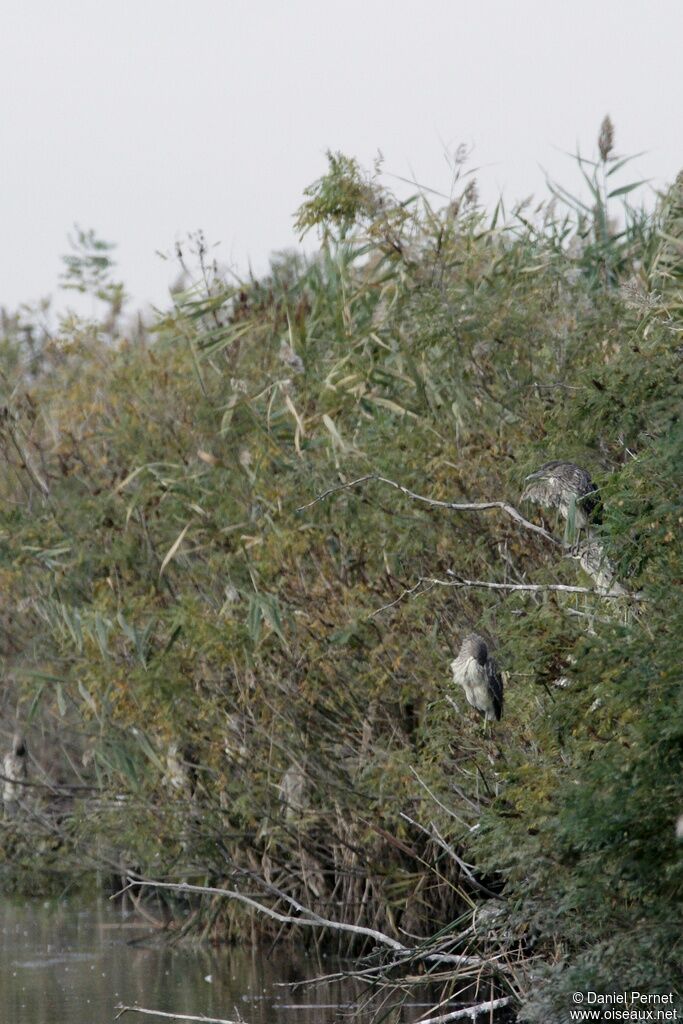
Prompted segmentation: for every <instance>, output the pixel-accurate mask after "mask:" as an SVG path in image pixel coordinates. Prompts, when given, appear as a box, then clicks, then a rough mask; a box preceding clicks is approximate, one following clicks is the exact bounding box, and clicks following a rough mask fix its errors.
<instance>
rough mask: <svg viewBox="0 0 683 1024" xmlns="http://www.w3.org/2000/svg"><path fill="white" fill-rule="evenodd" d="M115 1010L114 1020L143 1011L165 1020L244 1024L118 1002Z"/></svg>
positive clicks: (221, 1018) (208, 1023) (210, 1023)
mask: <svg viewBox="0 0 683 1024" xmlns="http://www.w3.org/2000/svg"><path fill="white" fill-rule="evenodd" d="M114 1009H115V1010H118V1011H119V1012H118V1013H117V1014H116V1016H115V1017H114V1020H118V1019H119V1018H120V1017H123V1015H124V1013H145V1014H147V1016H148V1017H165V1018H166V1020H194V1021H201V1024H244V1021H237V1020H226V1018H224V1017H204V1016H203V1015H202V1016H199V1017H195V1016H192V1015H190V1014H186V1013H164V1011H163V1010H148V1009H146V1008H145V1007H144V1006H124V1005H123V1003H118V1004H117V1005H116V1006H115V1007H114Z"/></svg>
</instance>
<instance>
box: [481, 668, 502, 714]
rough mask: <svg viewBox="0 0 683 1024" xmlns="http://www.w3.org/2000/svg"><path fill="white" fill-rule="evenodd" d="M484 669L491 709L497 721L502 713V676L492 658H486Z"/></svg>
mask: <svg viewBox="0 0 683 1024" xmlns="http://www.w3.org/2000/svg"><path fill="white" fill-rule="evenodd" d="M485 669H486V681H487V683H488V688H489V693H490V694H491V700H492V702H493V711H494V714H495V716H496V721H497V722H499V721H500V719H501V717H502V715H503V676H502V673H501V671H500V669H499V668H498V665H497V664H496V662H495V661H494V660H493V658H488V659H487V661H486V666H485Z"/></svg>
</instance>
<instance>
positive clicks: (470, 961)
mask: <svg viewBox="0 0 683 1024" xmlns="http://www.w3.org/2000/svg"><path fill="white" fill-rule="evenodd" d="M130 886H140V887H147V888H150V889H169V890H171V891H173V892H181V893H198V894H209V895H215V896H224V897H225V898H226V899H230V900H237V901H238V902H239V903H243V904H244V905H245V906H247V907H251V908H252V910H256V911H257V912H258V913H260V914H265V915H266V916H267V917H270V918H272V919H273V920H274V921H278V922H279V923H280V924H291V925H295V926H297V927H307V928H329V929H331V930H333V931H341V932H347V933H350V934H353V935H363V936H365V937H366V938H370V939H374V940H375V942H377V943H378V944H379V945H382V946H388V947H389V948H390V949H393V950H394V951H395V952H396V953H403V954H410V955H411V956H412V957H414V958H415V959H420V960H430V961H435V962H438V963H450V964H453V965H455V966H459V967H484V966H485V965H486V964H488V963H491V962H493V959H494V958H491V960H483V959H482V958H481V957H476V956H461V955H458V954H454V953H448V954H447V953H439V952H434V951H429V950H426V949H424V950H423V949H410V948H409V947H408V946H404V945H403V944H402V943H401V942H398V940H397V939H392V938H391V936H390V935H385V934H384V932H380V931H377V930H376V929H374V928H366V927H364V926H363V925H356V924H347V923H346V922H343V921H332V920H331V919H330V918H327V917H321V916H320V915H319V914H316V913H315V912H314V911H312V910H309V909H308V908H307V907H304V906H302V905H301V904H300V903H297V902H296V901H295V900H293V899H292V897H291V896H287V894H286V893H280V892H279V890H278V891H277V892H278V895H280V896H282V897H283V898H284V899H286V900H287V901H288V902H289V903H290V904H293V905H295V906H296V908H297V909H298V910H299V913H300V914H301V915H302V916H301V917H293V916H292V915H291V914H281V913H279V911H277V910H273V908H272V907H268V906H266V905H265V904H264V903H260V902H259V901H258V900H255V899H252V897H251V896H247V895H245V894H244V893H241V892H239V891H238V890H237V889H220V888H217V887H216V886H211V885H191V884H189V883H188V882H154V881H151V880H148V879H137V878H130V880H129V883H128V886H126V887H125V888H124V889H122V890H121V892H125V891H126V889H127V888H129V887H130ZM269 888H271V889H272V888H273V887H272V886H269ZM116 895H117V896H118V895H120V893H117V894H116Z"/></svg>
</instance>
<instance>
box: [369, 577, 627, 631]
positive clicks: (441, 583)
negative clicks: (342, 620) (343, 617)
mask: <svg viewBox="0 0 683 1024" xmlns="http://www.w3.org/2000/svg"><path fill="white" fill-rule="evenodd" d="M448 574H449V576H452V577H453V579H450V580H438V579H435V578H434V577H432V576H420V577H419V579H418V581H417V583H415V584H414V585H413V586H412V587H409V588H408V589H407V590H404V591H402V593H400V594H399V596H398V597H397V598H396V599H395V600H394V601H390V602H389V604H383V605H382V606H381V608H377V609H376V610H375V611H374V612H371V613H370V615H369V618H371V619H372V618H374V616H375V615H379V614H380V612H385V611H387V610H388V609H389V608H393V607H394V606H395V605H397V604H400V603H401V601H403V600H404V599H405V598H406V597H411V596H412V595H413V594H417V595H418V596H421V595H422V594H427V593H428V592H429V591H430V590H432V589H433V588H434V587H455V588H456V589H459V590H464V589H470V590H501V591H504V592H506V593H510V592H515V591H518V592H526V593H530V594H542V593H544V592H552V591H559V592H560V593H565V594H592V595H593V596H594V597H602V598H609V599H610V600H614V599H616V598H623V597H624V596H625V595H624V591H623V589H620V590H607V591H605V590H596V589H594V588H593V587H574V586H570V585H569V584H567V583H495V582H492V581H491V580H467V579H465V578H464V577H462V576H457V575H456V573H454V572H453V571H452V570H451V569H449V570H448ZM627 596H628V597H629V599H630V600H633V601H642V600H643V598H642V595H640V594H629V595H627Z"/></svg>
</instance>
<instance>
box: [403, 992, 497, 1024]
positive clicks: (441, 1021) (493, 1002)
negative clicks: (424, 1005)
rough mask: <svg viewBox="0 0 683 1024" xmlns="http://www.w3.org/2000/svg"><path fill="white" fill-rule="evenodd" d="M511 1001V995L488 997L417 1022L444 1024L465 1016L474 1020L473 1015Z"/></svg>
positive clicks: (486, 1011)
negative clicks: (497, 997) (485, 1000)
mask: <svg viewBox="0 0 683 1024" xmlns="http://www.w3.org/2000/svg"><path fill="white" fill-rule="evenodd" d="M511 1002H512V997H511V996H501V998H500V999H489V1000H488V1001H487V1002H485V1003H476V1004H475V1005H474V1006H466V1007H464V1008H463V1009H462V1010H453V1012H452V1013H444V1014H443V1015H442V1016H441V1017H421V1018H420V1020H419V1021H418V1022H417V1024H445V1022H446V1021H450V1020H465V1019H466V1018H467V1017H469V1019H470V1020H474V1019H475V1017H480V1016H481V1015H482V1013H491V1012H492V1011H493V1010H498V1009H499V1008H500V1007H501V1006H507V1005H508V1004H509V1003H511Z"/></svg>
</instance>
